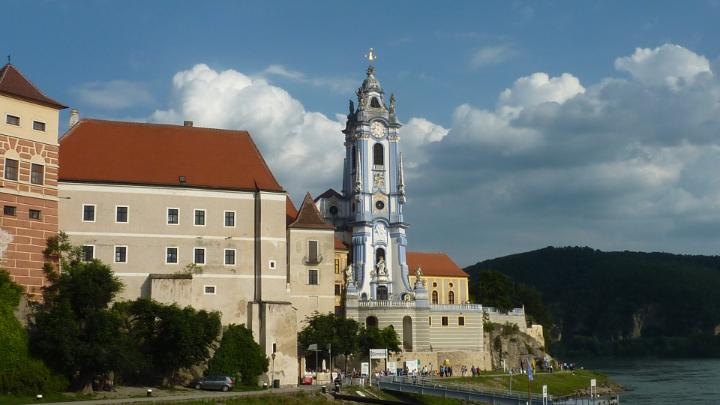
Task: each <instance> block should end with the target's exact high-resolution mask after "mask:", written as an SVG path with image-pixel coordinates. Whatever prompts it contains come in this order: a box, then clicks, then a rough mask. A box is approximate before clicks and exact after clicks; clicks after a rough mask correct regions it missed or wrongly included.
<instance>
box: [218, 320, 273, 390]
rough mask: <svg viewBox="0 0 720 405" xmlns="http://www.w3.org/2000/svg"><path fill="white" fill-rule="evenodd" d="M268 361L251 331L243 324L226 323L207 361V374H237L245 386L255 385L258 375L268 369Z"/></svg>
mask: <svg viewBox="0 0 720 405" xmlns="http://www.w3.org/2000/svg"><path fill="white" fill-rule="evenodd" d="M268 366H269V361H268V358H267V356H265V353H264V352H263V350H262V348H261V347H260V345H259V344H257V343H256V342H255V340H254V339H253V335H252V331H251V330H249V329H248V328H246V327H245V325H234V324H230V325H228V327H227V329H226V330H225V332H224V333H223V337H222V340H221V341H220V347H218V349H217V350H216V351H215V354H214V355H213V357H212V358H211V359H210V362H209V363H208V374H210V375H229V376H239V377H240V381H241V382H242V384H243V385H246V386H257V384H258V376H260V375H261V374H262V373H265V372H267V371H268Z"/></svg>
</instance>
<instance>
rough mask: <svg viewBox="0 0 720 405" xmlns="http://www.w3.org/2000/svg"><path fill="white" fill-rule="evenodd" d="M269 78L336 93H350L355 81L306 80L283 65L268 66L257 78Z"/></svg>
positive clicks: (341, 79)
mask: <svg viewBox="0 0 720 405" xmlns="http://www.w3.org/2000/svg"><path fill="white" fill-rule="evenodd" d="M271 76H277V77H282V78H283V79H287V80H290V81H293V82H296V83H303V84H307V85H310V86H313V87H320V88H325V89H329V90H331V91H333V92H336V93H351V92H352V90H353V89H354V88H355V85H356V84H357V83H355V80H353V79H351V78H343V77H314V78H308V77H306V76H305V74H303V73H302V72H299V71H297V70H292V69H290V68H288V67H286V66H283V65H270V66H268V67H267V68H265V70H263V71H262V72H261V73H260V74H259V75H258V77H261V78H268V77H271Z"/></svg>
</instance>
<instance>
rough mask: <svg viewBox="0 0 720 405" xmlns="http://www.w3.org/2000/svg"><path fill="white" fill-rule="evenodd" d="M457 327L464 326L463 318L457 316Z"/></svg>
mask: <svg viewBox="0 0 720 405" xmlns="http://www.w3.org/2000/svg"><path fill="white" fill-rule="evenodd" d="M458 326H465V317H464V316H458Z"/></svg>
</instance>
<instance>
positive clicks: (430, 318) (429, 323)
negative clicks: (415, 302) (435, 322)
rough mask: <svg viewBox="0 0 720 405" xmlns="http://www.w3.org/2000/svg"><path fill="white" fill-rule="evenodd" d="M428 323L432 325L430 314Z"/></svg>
mask: <svg viewBox="0 0 720 405" xmlns="http://www.w3.org/2000/svg"><path fill="white" fill-rule="evenodd" d="M428 325H430V326H432V317H431V316H428Z"/></svg>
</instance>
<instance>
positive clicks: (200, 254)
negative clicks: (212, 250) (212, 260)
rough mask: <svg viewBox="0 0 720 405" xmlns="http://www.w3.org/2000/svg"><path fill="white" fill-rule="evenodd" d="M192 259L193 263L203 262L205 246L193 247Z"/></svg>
mask: <svg viewBox="0 0 720 405" xmlns="http://www.w3.org/2000/svg"><path fill="white" fill-rule="evenodd" d="M193 259H194V260H193V263H195V264H205V248H195V253H194V254H193Z"/></svg>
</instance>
